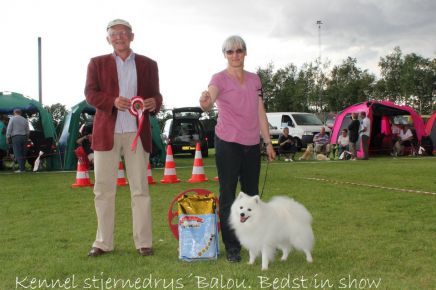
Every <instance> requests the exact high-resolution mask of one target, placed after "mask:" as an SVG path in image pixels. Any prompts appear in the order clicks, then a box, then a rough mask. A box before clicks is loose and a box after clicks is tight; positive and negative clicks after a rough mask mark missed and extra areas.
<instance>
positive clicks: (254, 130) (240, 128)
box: [209, 70, 262, 145]
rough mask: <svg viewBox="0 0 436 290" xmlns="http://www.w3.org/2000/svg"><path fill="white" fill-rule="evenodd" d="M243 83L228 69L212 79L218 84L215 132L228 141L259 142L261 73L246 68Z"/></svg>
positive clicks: (212, 83) (254, 143) (213, 82)
mask: <svg viewBox="0 0 436 290" xmlns="http://www.w3.org/2000/svg"><path fill="white" fill-rule="evenodd" d="M244 74H245V75H244V84H242V85H241V84H240V83H239V82H238V81H237V80H236V79H234V78H233V77H232V76H230V75H229V74H228V73H227V71H226V70H224V71H221V72H219V73H217V74H215V75H213V76H212V80H211V81H210V83H209V86H210V85H214V86H216V87H217V88H218V90H219V93H218V96H217V99H216V104H217V107H218V121H217V125H216V127H215V134H216V135H217V136H218V137H219V138H220V139H221V140H224V141H226V142H235V143H239V144H242V145H256V144H259V142H260V125H259V102H261V99H260V93H261V89H262V85H261V83H260V79H259V76H258V75H257V74H254V73H250V72H246V71H244Z"/></svg>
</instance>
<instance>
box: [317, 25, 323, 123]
mask: <svg viewBox="0 0 436 290" xmlns="http://www.w3.org/2000/svg"><path fill="white" fill-rule="evenodd" d="M316 24H317V25H318V48H319V56H318V62H319V67H320V70H322V65H321V25H322V24H323V23H322V21H321V20H318V21H316ZM319 112H320V113H321V112H322V85H321V84H320V87H319ZM323 115H324V113H323ZM323 117H324V116H323Z"/></svg>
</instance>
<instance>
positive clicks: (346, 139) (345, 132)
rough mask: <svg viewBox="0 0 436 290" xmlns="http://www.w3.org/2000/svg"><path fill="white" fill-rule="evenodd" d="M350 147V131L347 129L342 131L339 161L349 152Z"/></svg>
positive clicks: (339, 141)
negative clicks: (345, 152) (343, 154)
mask: <svg viewBox="0 0 436 290" xmlns="http://www.w3.org/2000/svg"><path fill="white" fill-rule="evenodd" d="M349 145H350V138H349V136H348V130H347V129H345V128H344V129H342V134H341V136H339V138H338V156H339V159H341V155H342V153H343V152H344V151H348V150H349V148H348V147H349ZM342 159H346V158H345V157H342Z"/></svg>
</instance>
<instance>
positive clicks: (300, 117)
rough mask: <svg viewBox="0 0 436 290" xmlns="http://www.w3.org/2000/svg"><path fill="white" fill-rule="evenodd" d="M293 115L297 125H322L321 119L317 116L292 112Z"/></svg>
mask: <svg viewBox="0 0 436 290" xmlns="http://www.w3.org/2000/svg"><path fill="white" fill-rule="evenodd" d="M292 116H293V117H294V120H295V122H296V123H297V125H300V126H308V125H309V126H311V125H312V126H317V125H321V126H322V125H323V124H322V122H321V120H320V119H318V117H317V116H315V115H312V114H292Z"/></svg>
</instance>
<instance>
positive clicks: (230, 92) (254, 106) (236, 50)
mask: <svg viewBox="0 0 436 290" xmlns="http://www.w3.org/2000/svg"><path fill="white" fill-rule="evenodd" d="M222 53H223V55H224V58H225V59H226V60H227V68H226V69H224V70H223V71H221V72H219V73H216V74H215V75H213V76H212V80H211V81H210V83H209V86H208V89H207V90H206V91H204V92H202V94H201V97H200V106H201V108H202V109H203V110H204V111H210V110H211V109H212V107H213V105H214V104H215V102H216V104H217V107H218V120H217V125H216V127H215V152H216V154H215V159H216V166H217V169H218V177H219V191H220V198H219V210H220V219H221V233H222V239H223V242H224V245H225V249H226V253H227V254H226V257H227V260H228V261H229V262H240V261H241V255H240V251H241V245H240V242H239V240H238V239H237V237H236V236H235V233H234V232H233V230H232V229H231V228H230V225H229V216H230V208H231V206H232V203H233V201H234V200H235V195H236V187H237V184H238V180H239V182H240V185H241V191H243V192H245V193H247V194H249V195H258V194H259V175H260V156H261V155H260V149H261V146H260V138H259V132H260V133H261V136H262V138H263V140H264V143H265V144H266V150H267V155H268V158H269V160H270V161H272V160H274V158H275V152H274V149H273V146H272V144H271V139H270V135H269V126H268V120H267V117H266V113H265V108H264V105H263V99H262V85H261V82H260V78H259V76H258V75H257V74H255V73H251V72H248V71H246V70H244V61H245V57H246V55H247V47H246V44H245V41H244V40H243V39H242V38H241V37H240V36H230V37H229V38H227V39H226V40H225V41H224V44H223V46H222Z"/></svg>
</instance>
